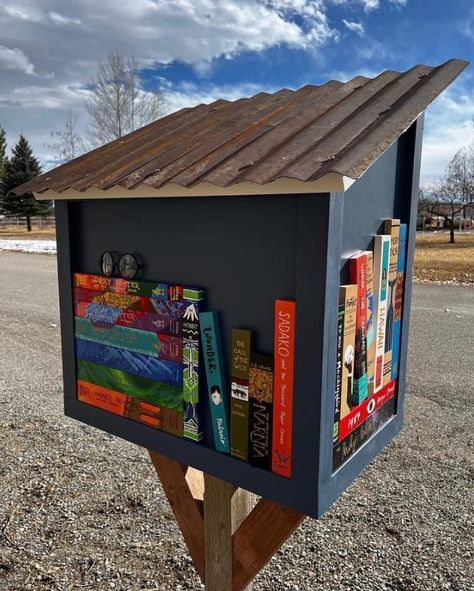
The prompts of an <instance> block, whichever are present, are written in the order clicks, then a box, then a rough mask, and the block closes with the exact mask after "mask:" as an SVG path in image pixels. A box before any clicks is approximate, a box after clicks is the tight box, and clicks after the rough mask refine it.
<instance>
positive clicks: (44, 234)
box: [0, 228, 56, 240]
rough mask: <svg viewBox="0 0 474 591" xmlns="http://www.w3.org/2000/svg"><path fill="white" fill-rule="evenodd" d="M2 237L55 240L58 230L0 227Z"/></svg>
mask: <svg viewBox="0 0 474 591" xmlns="http://www.w3.org/2000/svg"><path fill="white" fill-rule="evenodd" d="M0 238H1V239H7V238H11V239H12V240H54V239H55V238H56V230H55V229H54V228H45V229H43V230H40V229H35V228H33V230H32V231H31V232H27V231H26V230H23V229H21V230H4V229H1V228H0Z"/></svg>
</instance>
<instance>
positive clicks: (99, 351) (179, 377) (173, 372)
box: [76, 339, 183, 387]
mask: <svg viewBox="0 0 474 591" xmlns="http://www.w3.org/2000/svg"><path fill="white" fill-rule="evenodd" d="M76 357H77V359H80V360H81V361H89V362H90V363H96V364H98V365H105V366H107V367H111V368H112V369H119V370H121V371H125V372H127V373H131V374H133V375H136V376H140V377H141V378H148V379H149V380H154V381H155V382H161V383H163V384H169V385H171V386H181V387H182V385H183V366H182V364H181V363H178V362H176V361H168V360H165V359H158V358H156V357H151V356H150V355H143V354H142V353H135V352H134V351H127V350H126V349H118V348H117V347H111V346H110V345H104V344H102V343H95V342H94V341H86V340H83V339H76Z"/></svg>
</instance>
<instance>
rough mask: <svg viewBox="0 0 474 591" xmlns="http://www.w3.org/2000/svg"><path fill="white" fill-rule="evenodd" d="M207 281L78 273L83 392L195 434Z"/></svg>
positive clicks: (152, 422)
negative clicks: (195, 283) (199, 285)
mask: <svg viewBox="0 0 474 591" xmlns="http://www.w3.org/2000/svg"><path fill="white" fill-rule="evenodd" d="M203 298H204V292H203V290H201V289H196V288H191V287H183V286H179V285H171V284H167V283H155V282H150V281H136V280H134V281H128V280H126V279H122V278H114V277H105V276H102V275H89V274H83V273H75V274H74V275H73V304H74V317H75V318H74V332H75V354H76V371H77V397H78V400H80V401H81V402H85V403H86V404H90V405H92V406H96V407H98V408H101V409H103V410H107V411H109V412H112V413H114V414H118V415H121V416H124V417H126V418H129V419H132V420H135V421H138V422H141V423H143V424H145V425H147V426H149V427H153V428H156V429H159V430H162V431H166V432H167V433H171V434H173V435H177V436H180V437H183V436H184V437H186V438H189V439H192V440H194V441H200V440H201V439H202V438H203V429H202V424H201V421H200V419H199V415H198V412H197V409H198V402H199V343H200V338H199V312H200V307H201V305H202V301H203Z"/></svg>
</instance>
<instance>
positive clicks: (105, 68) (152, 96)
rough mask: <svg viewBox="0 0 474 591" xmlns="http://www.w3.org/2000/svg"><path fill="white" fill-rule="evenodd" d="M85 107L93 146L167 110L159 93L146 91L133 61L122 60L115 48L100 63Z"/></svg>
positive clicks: (111, 138)
mask: <svg viewBox="0 0 474 591" xmlns="http://www.w3.org/2000/svg"><path fill="white" fill-rule="evenodd" d="M86 107H87V112H88V113H89V118H90V121H89V136H90V140H91V142H92V144H93V145H101V144H105V143H107V142H110V141H112V140H115V139H117V138H120V137H122V136H124V135H125V134H127V133H130V132H131V131H134V130H135V129H138V128H139V127H142V126H143V125H146V124H147V123H151V122H152V121H155V119H158V118H159V117H161V116H163V115H164V114H165V112H166V109H165V101H164V98H163V94H162V92H161V91H160V90H159V89H158V90H157V91H155V92H151V91H145V90H144V89H143V88H142V87H141V85H140V79H139V76H138V65H137V62H136V60H135V59H134V58H128V59H125V58H124V57H123V55H121V54H120V53H119V52H117V51H114V52H110V53H108V54H107V55H106V56H105V57H104V58H103V59H102V60H101V61H100V62H99V64H98V66H97V73H96V77H95V79H94V81H93V84H92V89H91V92H90V97H89V98H88V99H87V101H86Z"/></svg>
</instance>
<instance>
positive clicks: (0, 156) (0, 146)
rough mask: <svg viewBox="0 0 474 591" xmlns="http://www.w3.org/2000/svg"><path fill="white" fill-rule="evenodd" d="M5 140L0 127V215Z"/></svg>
mask: <svg viewBox="0 0 474 591" xmlns="http://www.w3.org/2000/svg"><path fill="white" fill-rule="evenodd" d="M6 152H7V140H6V139H5V130H4V129H3V127H2V126H1V125H0V213H1V206H2V199H1V197H2V192H1V187H2V179H3V173H4V170H5V161H6V159H7V155H6Z"/></svg>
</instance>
